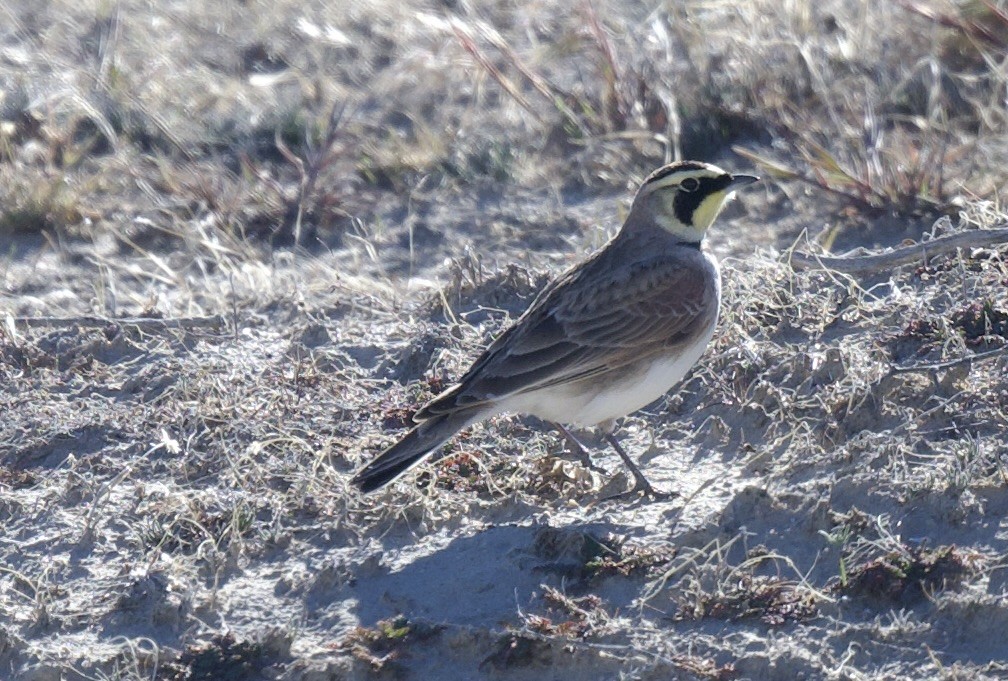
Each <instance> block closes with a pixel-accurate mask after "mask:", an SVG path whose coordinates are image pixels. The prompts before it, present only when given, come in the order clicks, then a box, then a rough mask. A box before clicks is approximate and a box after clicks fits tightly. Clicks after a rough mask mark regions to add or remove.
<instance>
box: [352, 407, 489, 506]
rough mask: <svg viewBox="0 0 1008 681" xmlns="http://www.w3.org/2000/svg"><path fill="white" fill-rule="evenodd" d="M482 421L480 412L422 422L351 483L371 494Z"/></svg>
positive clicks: (365, 468) (360, 472)
mask: <svg viewBox="0 0 1008 681" xmlns="http://www.w3.org/2000/svg"><path fill="white" fill-rule="evenodd" d="M482 417H483V415H482V414H481V413H480V412H479V411H474V410H463V411H455V412H449V413H445V414H438V415H437V416H434V417H431V418H429V419H427V420H425V421H422V422H420V423H418V424H417V425H415V426H414V427H413V428H412V430H410V431H409V432H408V433H406V435H404V436H403V438H402V439H401V440H399V442H397V443H395V444H394V445H392V446H391V447H389V448H388V449H386V450H385V451H384V452H382V453H381V454H379V455H378V457H377V458H376V459H375V460H374V461H372V462H371V463H369V464H368V465H367V466H365V467H364V468H362V469H361V470H360V471H359V472H358V473H357V475H355V476H354V478H353V481H352V482H353V483H354V484H355V485H357V486H358V487H359V488H360V490H361V491H362V492H365V493H366V492H373V491H374V490H376V489H378V488H379V487H381V486H382V485H384V484H386V483H388V482H390V481H391V480H393V479H395V478H396V477H398V476H399V475H400V474H402V473H403V472H404V471H406V470H407V469H409V468H410V467H412V466H413V465H415V464H416V463H418V462H419V461H420V460H421V459H423V458H424V457H425V456H427V454H429V453H430V452H431V450H433V449H434V448H436V447H437V446H438V445H441V444H443V443H444V442H445V441H446V440H448V438H450V437H451V436H452V435H454V434H455V433H457V432H458V431H460V430H462V429H463V428H465V427H466V426H468V425H470V424H472V423H474V422H475V421H478V420H480V419H481V418H482Z"/></svg>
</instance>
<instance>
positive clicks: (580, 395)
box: [499, 255, 721, 426]
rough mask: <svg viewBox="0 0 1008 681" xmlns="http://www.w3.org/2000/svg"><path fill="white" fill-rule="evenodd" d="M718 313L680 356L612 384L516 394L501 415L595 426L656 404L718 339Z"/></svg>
mask: <svg viewBox="0 0 1008 681" xmlns="http://www.w3.org/2000/svg"><path fill="white" fill-rule="evenodd" d="M707 259H708V261H709V262H710V264H711V265H712V266H713V268H714V284H715V286H716V287H717V292H716V296H715V300H716V301H718V302H720V300H721V295H720V294H721V291H720V289H721V280H720V273H719V272H718V266H717V262H716V261H715V260H714V259H713V258H712V257H710V256H709V255H708V256H707ZM716 323H717V314H716V313H715V315H713V318H712V319H711V321H710V325H709V326H708V328H707V329H706V330H705V332H704V333H703V335H701V336H699V337H697V339H696V340H695V342H694V343H693V345H691V346H689V347H686V348H681V352H680V353H678V354H675V355H665V356H656V357H655V359H654V360H653V361H652V362H651V363H650V364H649V365H644V366H642V365H637V366H635V367H633V368H632V369H629V370H628V371H627V373H626V375H624V376H620V377H619V378H618V379H617V380H615V381H613V377H612V374H610V375H609V376H606V377H599V378H596V379H589V380H586V381H584V382H581V383H579V384H574V385H558V386H554V387H551V388H546V389H543V390H538V391H535V392H529V393H524V394H521V395H513V396H511V397H509V398H507V399H505V400H502V402H501V403H500V405H499V406H500V411H504V412H516V413H521V414H532V415H533V416H538V417H539V418H541V419H545V420H547V421H556V422H559V423H569V424H574V425H579V426H594V425H598V424H601V423H604V422H606V421H611V420H613V419H617V418H620V417H622V416H626V415H627V414H631V413H633V412H635V411H637V410H638V409H640V408H642V407H645V406H647V405H648V404H651V403H652V402H654V401H655V400H657V399H658V398H659V397H661V396H662V395H664V394H665V393H667V392H668V391H669V390H671V389H672V388H673V387H675V385H676V384H677V383H679V381H681V380H682V378H683V376H685V375H686V372H688V371H689V370H690V369H691V368H692V367H693V365H694V364H696V363H697V360H699V359H700V356H701V355H703V353H704V350H705V349H706V348H707V344H708V343H709V342H710V339H711V337H712V336H713V335H714V328H715V326H716Z"/></svg>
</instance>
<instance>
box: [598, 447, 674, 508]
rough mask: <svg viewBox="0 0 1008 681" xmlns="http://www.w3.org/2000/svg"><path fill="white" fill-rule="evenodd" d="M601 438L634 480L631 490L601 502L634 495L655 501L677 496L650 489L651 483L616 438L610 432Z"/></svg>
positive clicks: (672, 493)
mask: <svg viewBox="0 0 1008 681" xmlns="http://www.w3.org/2000/svg"><path fill="white" fill-rule="evenodd" d="M603 437H605V441H606V442H608V443H609V444H610V445H612V448H613V449H615V450H616V453H617V454H619V456H620V458H621V459H623V463H625V464H626V467H627V468H629V469H630V473H631V474H632V475H633V478H634V486H633V488H631V489H629V490H627V491H626V492H619V493H618V494H613V495H610V496H608V497H606V498H605V499H603V501H609V500H610V499H619V498H620V497H627V496H633V495H636V494H644V495H645V496H648V497H651V498H652V499H654V500H656V501H660V500H664V499H672V498H674V497H677V496H679V494H678V493H677V492H659V491H658V490H656V489H655V488H654V487H652V486H651V483H650V482H648V479H647V478H645V477H644V474H643V473H641V471H640V469H639V468H638V467H637V464H635V463H634V462H633V459H631V458H630V456H629V455H628V454H627V453H626V452H625V451H624V450H623V447H621V446H620V443H619V440H617V439H616V436H614V435H613V434H612V432H606V434H605V435H604V436H603Z"/></svg>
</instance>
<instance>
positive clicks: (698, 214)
mask: <svg viewBox="0 0 1008 681" xmlns="http://www.w3.org/2000/svg"><path fill="white" fill-rule="evenodd" d="M732 193H733V192H727V191H717V192H714V193H713V194H711V195H709V196H707V197H706V198H705V199H704V200H703V201H701V202H700V205H699V206H697V208H696V210H695V211H693V228H694V229H695V230H697V231H698V232H700V233H701V234H702V233H704V232H706V231H707V228H708V227H710V226H711V225H712V224H714V220H716V219H717V216H718V214H719V213H721V209H722V208H724V207H725V204H726V203H728V199H730V198H731V196H732Z"/></svg>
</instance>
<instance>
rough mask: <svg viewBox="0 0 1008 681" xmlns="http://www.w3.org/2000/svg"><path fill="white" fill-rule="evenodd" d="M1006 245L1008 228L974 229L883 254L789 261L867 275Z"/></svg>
mask: <svg viewBox="0 0 1008 681" xmlns="http://www.w3.org/2000/svg"><path fill="white" fill-rule="evenodd" d="M1006 242H1008V226H999V227H996V228H994V229H974V230H969V231H965V232H958V233H956V234H949V235H947V236H942V237H938V238H937V239H931V240H930V241H922V242H920V243H916V244H912V245H910V246H903V247H901V248H894V249H892V250H890V251H885V252H882V253H869V254H860V253H858V254H855V255H816V254H810V253H800V252H798V251H791V252H790V253H789V257H788V260H789V262H790V263H791V267H793V268H794V269H796V270H807V269H814V268H822V269H828V270H834V271H837V272H843V273H844V274H865V273H871V272H881V271H883V270H886V269H889V268H892V267H898V266H899V265H906V264H908V263H912V262H917V261H926V260H927V259H928V258H930V257H932V256H936V255H943V254H945V253H950V252H952V251H954V250H956V249H958V248H985V247H988V246H994V245H997V244H1003V243H1006Z"/></svg>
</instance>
